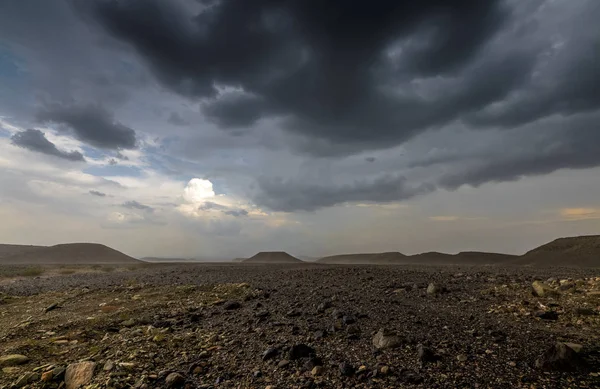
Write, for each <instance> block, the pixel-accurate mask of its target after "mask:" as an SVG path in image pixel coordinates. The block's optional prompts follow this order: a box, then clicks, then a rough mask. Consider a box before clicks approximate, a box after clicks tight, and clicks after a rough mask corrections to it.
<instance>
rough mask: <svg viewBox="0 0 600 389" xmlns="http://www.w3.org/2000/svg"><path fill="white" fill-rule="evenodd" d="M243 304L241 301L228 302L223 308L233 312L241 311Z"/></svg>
mask: <svg viewBox="0 0 600 389" xmlns="http://www.w3.org/2000/svg"><path fill="white" fill-rule="evenodd" d="M241 307H242V304H241V303H240V302H239V301H226V302H225V303H224V304H223V308H224V309H225V310H227V311H232V310H234V309H240V308H241Z"/></svg>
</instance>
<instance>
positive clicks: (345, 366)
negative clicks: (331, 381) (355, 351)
mask: <svg viewBox="0 0 600 389" xmlns="http://www.w3.org/2000/svg"><path fill="white" fill-rule="evenodd" d="M339 369H340V374H341V375H343V376H344V377H350V376H353V375H354V371H355V370H354V367H353V366H352V365H351V364H349V363H348V362H342V363H340V365H339Z"/></svg>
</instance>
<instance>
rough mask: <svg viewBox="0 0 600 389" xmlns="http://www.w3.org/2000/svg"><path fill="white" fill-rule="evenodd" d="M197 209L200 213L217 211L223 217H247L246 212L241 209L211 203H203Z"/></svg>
mask: <svg viewBox="0 0 600 389" xmlns="http://www.w3.org/2000/svg"><path fill="white" fill-rule="evenodd" d="M198 209H199V210H200V211H210V210H214V211H219V212H221V213H223V214H224V215H229V216H233V217H240V216H248V211H246V210H245V209H243V208H233V207H228V206H226V205H222V204H217V203H215V202H212V201H206V202H204V204H202V205H201V206H199V207H198Z"/></svg>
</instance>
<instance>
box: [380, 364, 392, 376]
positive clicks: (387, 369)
mask: <svg viewBox="0 0 600 389" xmlns="http://www.w3.org/2000/svg"><path fill="white" fill-rule="evenodd" d="M379 372H380V373H381V374H383V375H388V374H389V373H390V367H389V366H381V369H379Z"/></svg>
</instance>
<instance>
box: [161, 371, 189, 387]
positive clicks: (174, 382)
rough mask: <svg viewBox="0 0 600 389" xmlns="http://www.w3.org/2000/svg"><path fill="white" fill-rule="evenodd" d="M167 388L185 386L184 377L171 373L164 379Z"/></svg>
mask: <svg viewBox="0 0 600 389" xmlns="http://www.w3.org/2000/svg"><path fill="white" fill-rule="evenodd" d="M165 384H166V385H167V388H181V387H182V386H183V385H185V377H184V376H182V375H181V374H179V373H171V374H169V375H168V376H167V378H166V379H165Z"/></svg>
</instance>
